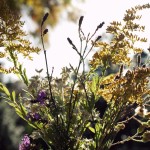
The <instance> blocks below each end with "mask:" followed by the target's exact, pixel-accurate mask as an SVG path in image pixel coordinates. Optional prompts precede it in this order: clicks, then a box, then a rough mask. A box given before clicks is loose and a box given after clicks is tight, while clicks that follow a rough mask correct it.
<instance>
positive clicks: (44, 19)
mask: <svg viewBox="0 0 150 150" xmlns="http://www.w3.org/2000/svg"><path fill="white" fill-rule="evenodd" d="M48 15H49V13H46V14H45V15H44V17H43V20H42V23H41V26H43V24H44V22H45V21H46V19H47V17H48Z"/></svg>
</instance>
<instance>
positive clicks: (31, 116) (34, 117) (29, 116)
mask: <svg viewBox="0 0 150 150" xmlns="http://www.w3.org/2000/svg"><path fill="white" fill-rule="evenodd" d="M26 118H27V119H28V120H29V119H31V121H38V120H40V119H41V115H40V114H39V113H32V112H29V113H28V114H27V117H26Z"/></svg>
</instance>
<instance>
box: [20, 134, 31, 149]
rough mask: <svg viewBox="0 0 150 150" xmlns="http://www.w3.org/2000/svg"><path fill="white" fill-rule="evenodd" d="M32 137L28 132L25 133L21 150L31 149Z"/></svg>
mask: <svg viewBox="0 0 150 150" xmlns="http://www.w3.org/2000/svg"><path fill="white" fill-rule="evenodd" d="M30 144H31V143H30V138H29V136H28V135H27V134H25V135H24V137H23V139H22V142H21V144H19V150H29V149H30Z"/></svg>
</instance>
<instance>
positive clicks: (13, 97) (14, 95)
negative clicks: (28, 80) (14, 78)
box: [10, 91, 16, 102]
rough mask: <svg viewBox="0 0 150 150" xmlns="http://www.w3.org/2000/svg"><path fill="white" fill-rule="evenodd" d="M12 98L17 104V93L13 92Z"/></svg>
mask: <svg viewBox="0 0 150 150" xmlns="http://www.w3.org/2000/svg"><path fill="white" fill-rule="evenodd" d="M10 97H11V100H12V101H13V102H16V93H15V91H12V93H11V95H10Z"/></svg>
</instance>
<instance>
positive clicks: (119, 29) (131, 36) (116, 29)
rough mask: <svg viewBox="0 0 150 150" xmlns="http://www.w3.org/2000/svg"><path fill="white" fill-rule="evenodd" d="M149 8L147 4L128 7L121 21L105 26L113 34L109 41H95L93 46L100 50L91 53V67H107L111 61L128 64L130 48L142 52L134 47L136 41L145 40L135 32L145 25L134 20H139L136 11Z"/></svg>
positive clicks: (142, 29)
mask: <svg viewBox="0 0 150 150" xmlns="http://www.w3.org/2000/svg"><path fill="white" fill-rule="evenodd" d="M146 8H150V5H149V4H146V5H142V6H136V7H135V8H132V9H129V10H127V11H126V14H125V15H124V18H123V22H122V23H121V22H117V21H113V22H112V23H111V25H110V26H108V27H107V33H110V34H112V35H113V37H112V39H111V41H110V42H109V43H106V42H103V41H97V42H96V43H95V44H94V46H95V47H99V48H100V50H99V51H98V52H96V53H95V54H94V55H93V59H92V60H91V61H90V65H91V67H92V68H93V69H96V68H98V67H105V68H108V67H109V66H110V64H111V63H113V64H119V65H120V64H124V65H128V66H129V65H130V62H131V60H130V57H129V55H128V54H130V52H131V50H132V51H133V52H134V53H142V51H143V49H142V48H139V47H135V43H136V42H147V39H146V38H145V37H139V36H138V35H137V34H136V32H139V31H142V32H143V31H144V29H145V27H144V26H140V25H139V24H137V23H135V22H134V21H136V20H140V18H141V16H139V15H136V13H137V11H139V10H142V9H146Z"/></svg>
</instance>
